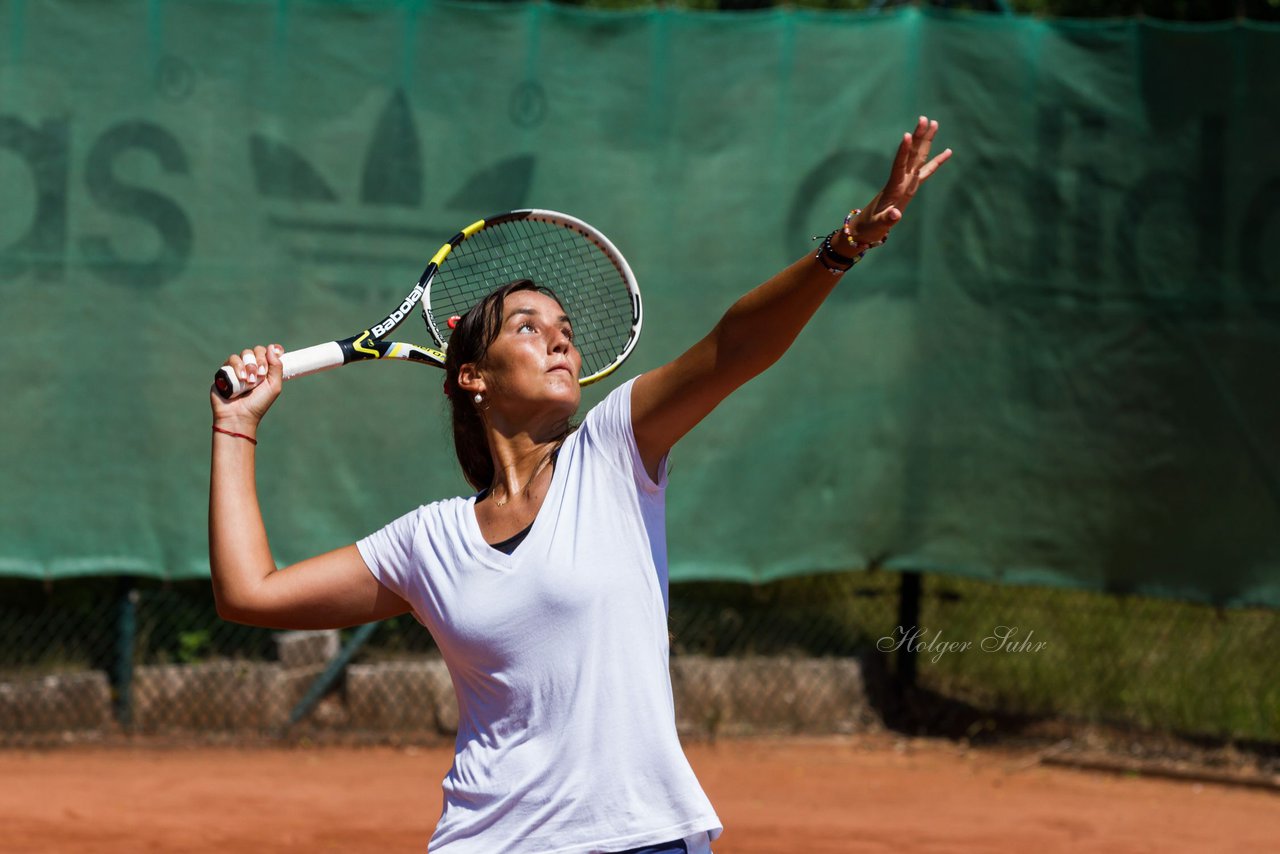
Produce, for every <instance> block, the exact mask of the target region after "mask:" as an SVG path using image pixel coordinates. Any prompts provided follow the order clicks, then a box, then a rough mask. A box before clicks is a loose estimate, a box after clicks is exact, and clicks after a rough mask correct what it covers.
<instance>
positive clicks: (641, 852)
mask: <svg viewBox="0 0 1280 854" xmlns="http://www.w3.org/2000/svg"><path fill="white" fill-rule="evenodd" d="M616 854H689V846H687V845H685V844H684V840H683V839H676V840H674V841H672V842H662V843H659V844H658V845H645V846H642V847H640V848H628V849H627V850H626V851H618V852H616Z"/></svg>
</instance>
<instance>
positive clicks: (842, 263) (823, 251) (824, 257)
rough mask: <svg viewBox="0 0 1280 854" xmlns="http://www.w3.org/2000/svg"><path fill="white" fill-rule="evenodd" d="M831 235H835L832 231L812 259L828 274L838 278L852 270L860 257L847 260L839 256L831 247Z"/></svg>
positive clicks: (845, 257) (843, 256) (846, 257)
mask: <svg viewBox="0 0 1280 854" xmlns="http://www.w3.org/2000/svg"><path fill="white" fill-rule="evenodd" d="M832 234H835V232H834V231H833V232H831V234H828V235H827V237H826V239H825V240H823V241H822V246H820V247H819V248H818V252H817V254H816V255H814V256H813V257H814V258H815V259H817V261H818V263H819V264H821V265H822V266H823V267H824V268H826V271H827V272H828V273H830V274H831V275H833V276H839V275H842V274H844V273H847V272H849V271H850V270H851V269H853V265H854V264H857V263H858V261H859V260H861V258H862V256H861V255H859V256H858V257H857V258H849V257H848V256H845V255H841V254H840V253H839V252H837V251H836V250H835V249H834V248H833V247H832V245H831V235H832ZM813 239H814V240H817V239H818V238H817V237H815V238H813Z"/></svg>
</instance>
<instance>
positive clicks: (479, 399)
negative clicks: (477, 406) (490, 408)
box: [476, 392, 484, 403]
mask: <svg viewBox="0 0 1280 854" xmlns="http://www.w3.org/2000/svg"><path fill="white" fill-rule="evenodd" d="M476 403H484V396H483V395H482V394H480V392H476Z"/></svg>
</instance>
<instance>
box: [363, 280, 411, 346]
mask: <svg viewBox="0 0 1280 854" xmlns="http://www.w3.org/2000/svg"><path fill="white" fill-rule="evenodd" d="M421 298H422V283H421V282H419V283H418V284H417V286H415V287H414V289H413V291H411V292H410V294H409V295H408V296H407V297H405V298H404V302H402V303H400V307H399V308H397V309H396V310H395V311H393V312H391V313H390V314H388V315H387V319H386V320H384V321H382V322H381V323H379V324H378V325H377V326H375V327H373V328H372V329H370V330H369V331H370V332H372V333H373V335H374V337H375V338H381V337H382V336H383V335H386V334H387V333H388V332H390V331H391V330H392V329H395V328H396V327H397V326H399V325H400V321H402V320H404V317H405V315H406V314H408V313H409V312H411V311H413V307H414V306H415V305H417V304H418V300H419V299H421Z"/></svg>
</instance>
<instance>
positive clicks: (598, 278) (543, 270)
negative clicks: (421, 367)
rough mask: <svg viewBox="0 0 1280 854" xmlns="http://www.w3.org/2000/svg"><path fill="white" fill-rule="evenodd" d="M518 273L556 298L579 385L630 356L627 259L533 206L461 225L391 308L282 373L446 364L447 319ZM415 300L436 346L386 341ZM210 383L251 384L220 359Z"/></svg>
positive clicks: (304, 354)
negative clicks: (578, 366)
mask: <svg viewBox="0 0 1280 854" xmlns="http://www.w3.org/2000/svg"><path fill="white" fill-rule="evenodd" d="M515 279H532V280H533V281H534V283H536V284H538V285H544V286H546V287H549V288H551V289H552V290H553V291H555V293H556V296H558V297H559V298H560V301H561V304H562V305H563V307H564V309H565V311H566V312H567V313H568V315H569V318H570V320H571V321H572V323H573V343H574V345H575V346H576V347H577V348H578V352H579V353H581V355H582V375H581V376H580V377H579V379H578V383H579V384H580V385H584V386H585V385H590V384H591V383H593V382H596V381H598V380H601V379H603V378H605V377H607V376H608V375H609V374H611V373H613V372H614V371H615V370H616V369H617V368H618V366H619V365H621V364H622V363H623V362H624V361H626V358H627V357H628V356H630V355H631V351H632V350H633V349H634V348H635V346H636V341H637V340H639V338H640V321H641V310H640V289H639V288H638V287H637V286H636V278H635V276H634V275H633V274H632V272H631V266H630V265H629V264H628V263H627V259H626V258H624V257H622V253H621V252H619V251H618V250H617V248H616V247H615V246H614V245H613V243H612V242H610V240H609V238H607V237H605V236H604V234H602V233H601V232H600V231H599V230H597V229H596V228H593V227H592V226H590V225H588V224H587V223H585V222H583V221H582V220H580V219H577V218H576V217H572V216H569V215H568V214H563V213H557V212H556V211H548V210H533V209H531V210H517V211H509V212H508V213H503V214H498V215H497V216H492V217H488V218H486V219H482V220H478V221H476V222H473V223H472V224H471V225H469V226H467V227H466V228H464V229H462V231H459V232H458V233H457V234H455V235H454V236H453V237H451V238H449V242H448V243H446V244H444V245H443V246H441V247H440V249H439V251H437V252H436V254H435V255H434V256H433V257H432V258H431V262H430V263H428V264H427V269H426V270H424V271H423V272H422V276H421V277H419V279H418V282H417V284H416V285H414V286H413V289H412V290H411V291H409V293H408V295H407V296H405V298H404V299H403V300H402V301H401V302H400V305H398V306H397V307H396V308H395V310H393V311H392V312H391V313H390V314H388V315H387V316H386V317H384V318H383V319H382V320H381V321H379V322H378V323H376V324H374V325H373V326H370V327H369V328H368V329H365V330H362V331H361V332H358V333H357V334H355V335H352V336H351V337H350V338H344V339H342V340H340V341H328V342H326V343H324V344H316V345H314V346H311V347H307V348H305V349H302V350H291V351H289V352H286V353H284V354H283V355H282V356H281V358H280V361H281V364H282V366H283V368H284V378H285V379H286V380H289V379H293V378H295V377H301V376H306V375H307V374H314V373H317V372H319V371H327V370H329V369H331V368H339V367H342V366H343V365H349V364H351V363H353V362H366V361H371V360H375V359H381V360H388V359H398V360H405V361H409V362H418V363H420V364H425V365H435V366H436V367H439V368H443V367H444V358H445V354H444V350H445V348H446V347H448V345H449V335H450V332H451V331H452V330H451V327H450V325H449V319H450V318H452V317H457V316H460V315H463V314H465V313H466V312H467V311H468V310H469V309H470V308H471V307H472V306H474V305H475V304H476V303H478V302H479V301H480V300H481V299H483V298H484V296H485V295H486V294H488V293H489V292H490V291H492V290H493V289H494V288H497V287H500V286H501V285H504V284H506V283H507V282H510V281H513V280H515ZM419 303H421V305H422V316H423V319H424V320H425V321H426V323H427V330H428V331H429V332H430V333H431V338H432V340H433V341H434V342H435V346H433V347H424V346H420V345H418V344H409V343H405V342H401V341H392V340H390V338H389V336H390V335H391V333H392V332H394V331H395V330H396V329H397V328H398V327H399V326H400V325H401V324H403V323H404V321H405V319H406V318H407V317H408V316H409V315H410V314H412V313H413V309H414V306H416V305H418V304H419ZM213 387H214V390H215V391H216V392H217V394H218V396H219V397H221V398H222V399H224V400H231V399H232V398H234V397H238V396H240V395H241V394H244V393H245V392H247V391H249V390H250V387H249V386H248V385H247V384H246V383H243V382H241V381H240V378H239V377H238V376H236V374H235V372H234V371H232V370H231V368H230V367H228V366H226V365H224V366H223V367H221V368H219V369H218V372H217V373H216V374H215V375H214V378H213Z"/></svg>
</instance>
